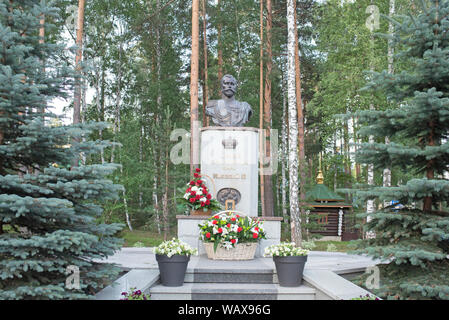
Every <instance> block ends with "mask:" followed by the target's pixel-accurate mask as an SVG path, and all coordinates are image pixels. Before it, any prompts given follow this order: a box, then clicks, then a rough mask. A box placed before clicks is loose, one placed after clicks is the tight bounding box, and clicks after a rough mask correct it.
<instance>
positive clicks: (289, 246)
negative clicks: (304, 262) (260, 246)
mask: <svg viewBox="0 0 449 320" xmlns="http://www.w3.org/2000/svg"><path fill="white" fill-rule="evenodd" d="M308 254H309V250H306V249H303V248H299V247H296V246H295V243H294V242H281V243H280V244H273V245H271V246H269V247H266V248H265V251H264V254H263V256H264V257H289V256H307V255H308Z"/></svg>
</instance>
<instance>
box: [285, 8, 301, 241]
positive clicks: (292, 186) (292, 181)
mask: <svg viewBox="0 0 449 320" xmlns="http://www.w3.org/2000/svg"><path fill="white" fill-rule="evenodd" d="M294 10H295V2H294V1H293V0H288V1H287V28H288V44H287V48H288V49H287V51H288V59H287V61H288V67H287V70H288V71H287V74H288V78H287V79H288V80H287V85H288V125H289V133H288V141H289V148H288V162H289V191H290V192H289V196H290V216H291V230H292V235H291V238H292V241H293V242H295V243H296V246H301V240H302V235H301V216H300V210H299V197H298V196H299V181H298V121H297V109H296V82H295V81H296V77H295V72H296V69H295V11H294Z"/></svg>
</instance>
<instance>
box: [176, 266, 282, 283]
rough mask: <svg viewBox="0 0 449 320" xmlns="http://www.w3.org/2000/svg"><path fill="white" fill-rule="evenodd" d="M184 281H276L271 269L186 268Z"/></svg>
mask: <svg viewBox="0 0 449 320" xmlns="http://www.w3.org/2000/svg"><path fill="white" fill-rule="evenodd" d="M184 282H187V283H192V282H194V283H245V284H246V283H259V284H264V283H265V284H269V283H271V284H273V283H277V282H278V281H277V276H276V274H275V272H274V270H273V269H266V268H261V269H239V268H236V269H209V268H196V269H188V270H187V272H186V276H185V279H184Z"/></svg>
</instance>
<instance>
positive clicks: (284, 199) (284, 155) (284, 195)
mask: <svg viewBox="0 0 449 320" xmlns="http://www.w3.org/2000/svg"><path fill="white" fill-rule="evenodd" d="M283 86H284V84H283ZM287 111H288V110H287V102H286V98H285V93H284V90H283V92H282V128H281V130H282V131H281V135H282V141H281V148H282V149H281V198H282V201H281V206H282V217H283V218H284V222H285V223H288V221H289V219H288V211H287V177H286V173H287V167H288V163H287V160H288V159H287V150H288V137H287Z"/></svg>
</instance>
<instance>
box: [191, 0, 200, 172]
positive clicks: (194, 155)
mask: <svg viewBox="0 0 449 320" xmlns="http://www.w3.org/2000/svg"><path fill="white" fill-rule="evenodd" d="M198 20H199V0H192V56H191V60H190V136H191V143H190V146H191V147H190V172H191V173H192V174H193V171H194V170H195V168H197V167H198V164H199V130H198V128H197V127H198V121H199V112H198V68H199V21H198Z"/></svg>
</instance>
